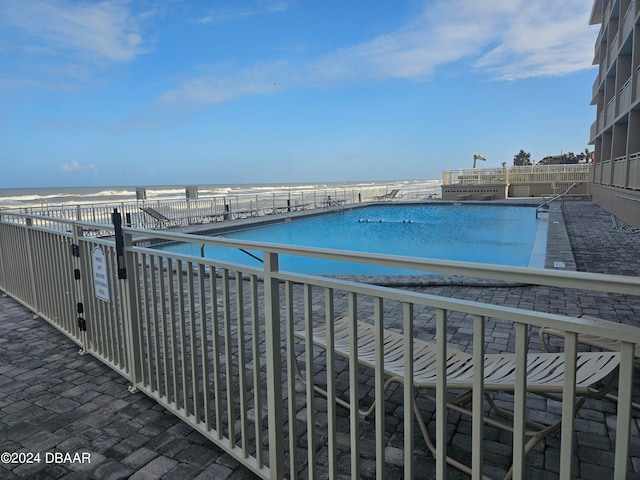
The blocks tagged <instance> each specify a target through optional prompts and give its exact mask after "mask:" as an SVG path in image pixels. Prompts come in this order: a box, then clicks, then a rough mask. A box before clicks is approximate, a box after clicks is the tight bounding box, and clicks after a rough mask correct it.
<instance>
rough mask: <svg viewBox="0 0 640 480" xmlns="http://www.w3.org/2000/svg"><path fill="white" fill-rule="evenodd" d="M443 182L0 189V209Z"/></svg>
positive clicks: (423, 187)
mask: <svg viewBox="0 0 640 480" xmlns="http://www.w3.org/2000/svg"><path fill="white" fill-rule="evenodd" d="M441 186H442V180H440V179H426V180H384V181H382V180H371V181H366V180H364V181H352V182H318V183H254V184H204V185H184V184H183V185H150V186H144V185H137V186H97V187H38V188H28V187H26V188H25V187H21V188H2V189H0V208H2V209H19V208H26V207H39V206H49V207H53V206H69V205H87V204H88V205H92V204H111V203H122V202H135V201H136V199H137V197H136V191H137V190H138V189H141V188H144V189H145V193H146V200H148V201H154V200H164V201H175V200H184V199H185V197H186V189H187V187H189V188H193V187H197V190H198V197H199V198H213V197H234V196H242V197H245V196H255V195H260V196H264V195H276V196H287V195H289V194H292V195H293V194H297V193H300V192H306V191H316V192H317V191H323V190H326V191H327V192H328V193H329V194H330V193H331V192H332V191H335V190H340V191H342V190H348V191H358V190H363V191H364V190H369V189H372V188H377V189H385V188H386V189H388V190H389V191H390V190H393V189H398V190H399V191H400V192H399V193H400V195H402V196H407V197H409V198H418V197H422V196H424V197H428V196H430V195H431V196H440V194H441Z"/></svg>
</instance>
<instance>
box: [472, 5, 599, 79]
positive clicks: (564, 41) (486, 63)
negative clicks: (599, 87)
mask: <svg viewBox="0 0 640 480" xmlns="http://www.w3.org/2000/svg"><path fill="white" fill-rule="evenodd" d="M592 3H593V2H592V1H590V0H588V1H587V0H573V1H571V0H562V1H556V0H546V1H538V2H526V3H524V2H523V4H522V6H521V8H519V9H518V10H517V11H515V12H513V14H512V15H510V16H508V17H505V18H504V19H502V21H501V30H502V33H501V35H500V37H499V39H498V43H497V45H496V46H495V47H494V48H492V49H490V50H489V51H487V52H486V53H485V54H484V55H482V56H481V57H480V58H479V59H478V60H477V61H476V62H475V67H476V68H477V69H480V70H484V71H487V72H489V73H490V74H491V75H492V76H493V77H495V78H497V79H500V80H518V79H522V78H529V77H538V76H559V75H566V74H568V73H572V72H576V71H579V70H584V69H587V68H591V61H592V59H593V46H594V43H595V39H596V36H597V34H598V29H597V28H596V27H588V26H587V25H588V21H589V14H590V11H591V4H592Z"/></svg>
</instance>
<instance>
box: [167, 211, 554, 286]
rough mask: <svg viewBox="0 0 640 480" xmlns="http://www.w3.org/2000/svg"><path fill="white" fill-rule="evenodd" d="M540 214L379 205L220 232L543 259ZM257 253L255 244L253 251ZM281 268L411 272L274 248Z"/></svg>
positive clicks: (227, 257) (357, 247)
mask: <svg viewBox="0 0 640 480" xmlns="http://www.w3.org/2000/svg"><path fill="white" fill-rule="evenodd" d="M546 223H547V221H546V217H545V218H544V219H539V218H538V219H536V215H535V209H534V208H530V207H520V206H486V205H383V206H374V207H367V208H360V209H354V210H346V211H343V212H338V213H335V214H329V215H320V216H314V217H308V218H304V219H301V220H293V221H291V222H287V223H279V224H275V225H269V226H263V227H257V228H251V229H246V230H241V231H236V232H232V233H226V234H224V235H221V236H222V237H224V238H232V239H241V240H251V241H259V242H267V243H279V244H287V245H300V246H308V247H321V248H332V249H338V250H350V251H359V252H372V253H389V254H393V255H406V256H412V257H423V258H433V259H441V260H457V261H464V262H476V263H491V264H498V265H513V266H524V267H526V266H532V267H543V266H544V251H545V248H544V247H545V246H546ZM160 248H161V249H162V250H166V251H171V252H176V253H183V254H190V255H195V256H200V245H188V244H173V245H167V246H163V247H160ZM252 253H254V254H255V255H257V256H261V255H262V254H261V252H252ZM205 256H206V257H207V258H211V259H218V260H221V261H226V262H233V263H240V264H243V265H251V266H256V267H259V266H260V263H259V262H258V261H257V260H255V259H253V258H251V257H250V256H249V255H247V254H245V253H243V252H241V251H239V250H237V249H228V248H222V247H209V246H207V247H206V249H205ZM280 269H281V270H288V271H294V272H303V273H310V274H335V275H401V274H410V273H413V274H415V273H416V272H415V271H402V270H397V269H391V268H386V267H377V266H371V265H361V264H349V263H343V262H334V261H329V260H321V259H308V258H303V257H294V256H287V255H284V256H281V258H280Z"/></svg>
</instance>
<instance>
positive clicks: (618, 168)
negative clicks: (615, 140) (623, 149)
mask: <svg viewBox="0 0 640 480" xmlns="http://www.w3.org/2000/svg"><path fill="white" fill-rule="evenodd" d="M612 184H613V185H614V186H616V187H622V188H624V187H626V186H627V156H626V155H624V156H622V157H617V158H614V160H613V182H612Z"/></svg>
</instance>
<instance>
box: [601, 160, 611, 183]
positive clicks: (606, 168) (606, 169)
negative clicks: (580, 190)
mask: <svg viewBox="0 0 640 480" xmlns="http://www.w3.org/2000/svg"><path fill="white" fill-rule="evenodd" d="M611 163H612V162H611V160H606V161H604V162H602V185H611Z"/></svg>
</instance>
